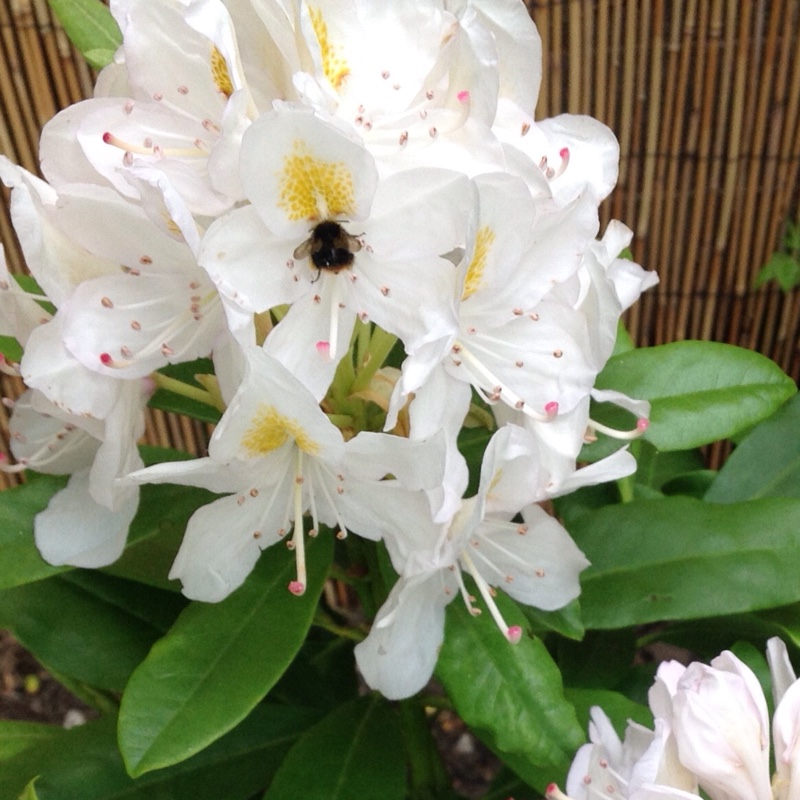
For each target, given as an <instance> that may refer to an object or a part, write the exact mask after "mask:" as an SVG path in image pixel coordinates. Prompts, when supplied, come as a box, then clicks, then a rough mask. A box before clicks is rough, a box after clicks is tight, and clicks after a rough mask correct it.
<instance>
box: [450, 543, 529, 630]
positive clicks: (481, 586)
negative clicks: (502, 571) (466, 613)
mask: <svg viewBox="0 0 800 800" xmlns="http://www.w3.org/2000/svg"><path fill="white" fill-rule="evenodd" d="M459 559H460V560H461V561H462V562H463V564H464V566H465V567H466V568H467V570H468V572H469V574H470V575H472V578H473V580H474V581H475V585H476V586H477V587H478V591H479V592H480V593H481V597H483V600H484V602H485V603H486V605H487V607H488V609H489V613H490V614H491V615H492V619H494V621H495V623H496V624H497V627H498V628H500V632H501V633H502V634H503V636H505V637H506V639H508V641H510V642H511V641H519V635H518V634H517V629H516V626H513V627H510V626H509V625H508V623H507V622H506V621H505V620H504V619H503V615H502V614H501V613H500V609H499V608H498V607H497V603H495V601H494V597H492V590H491V587H490V586H489V584H488V583H487V582H486V580H485V578H484V577H483V575H481V574H480V572H478V568H477V567H476V566H475V563H474V562H473V561H472V559H471V558H470V555H469V553H468V552H467V550H466V549H464V550H462V551H461V554H460V555H459ZM512 631H513V633H512Z"/></svg>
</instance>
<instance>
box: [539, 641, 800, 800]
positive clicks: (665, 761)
mask: <svg viewBox="0 0 800 800" xmlns="http://www.w3.org/2000/svg"><path fill="white" fill-rule="evenodd" d="M767 660H768V661H769V667H770V672H771V675H772V695H773V700H774V704H775V712H774V714H773V717H772V725H771V728H770V720H769V713H768V710H767V701H766V698H765V697H764V692H763V690H762V688H761V685H760V683H759V681H758V678H757V677H756V675H755V673H754V672H753V671H752V670H751V669H750V668H749V667H748V666H747V665H746V664H744V663H743V662H742V661H741V660H740V659H738V658H737V657H736V656H735V655H734V654H733V653H731V652H730V651H725V652H723V653H721V654H720V655H719V656H717V657H716V658H715V659H713V660H712V661H711V664H710V665H707V664H702V663H700V662H693V663H692V664H690V665H689V666H688V667H685V666H683V665H682V664H680V663H679V662H677V661H666V662H664V663H662V664H661V665H660V666H659V668H658V672H657V674H656V680H655V683H654V685H653V687H652V688H651V689H650V695H649V699H650V709H651V711H652V712H653V717H654V719H655V726H654V727H655V730H654V731H651V730H648V729H647V728H645V727H644V726H642V725H639V724H637V723H634V722H629V723H628V727H627V730H626V731H625V738H624V741H620V739H619V737H618V736H617V734H616V732H615V731H614V728H613V726H612V725H611V722H610V721H609V719H608V717H607V716H606V715H605V713H604V712H603V711H602V709H600V708H599V707H595V708H593V709H592V720H591V723H590V725H589V736H590V739H591V743H590V744H586V745H584V746H583V747H581V749H580V750H579V751H578V753H577V755H576V756H575V760H574V762H573V764H572V767H571V769H570V772H569V776H568V778H567V787H566V788H567V795H568V796H569V797H570V798H574V800H582V799H583V800H588V798H610V797H618V798H635V799H636V800H649V798H655V797H659V798H668V799H669V800H688V798H692V797H700V796H701V795H700V790H702V791H703V792H704V793H705V794H704V795H703V796H707V797H710V798H713V800H722V798H725V799H726V800H753V798H758V800H792V799H793V798H797V797H800V782H798V774H797V773H796V772H795V767H796V766H797V765H798V764H797V753H796V751H797V739H798V720H799V719H800V717H798V703H799V702H800V681H798V680H797V676H796V675H795V672H794V669H793V668H792V665H791V663H790V661H789V655H788V653H787V650H786V645H785V644H784V643H783V642H782V641H781V640H780V639H778V638H772V639H770V640H769V641H768V642H767ZM770 731H771V735H770ZM770 739H771V740H772V742H773V744H774V747H775V752H774V759H775V761H774V763H775V772H774V774H773V775H772V776H770ZM567 795H564V793H563V792H561V791H560V790H559V789H558V787H557V786H555V785H551V786H550V787H548V791H547V793H546V796H547V797H548V798H550V800H566V797H567Z"/></svg>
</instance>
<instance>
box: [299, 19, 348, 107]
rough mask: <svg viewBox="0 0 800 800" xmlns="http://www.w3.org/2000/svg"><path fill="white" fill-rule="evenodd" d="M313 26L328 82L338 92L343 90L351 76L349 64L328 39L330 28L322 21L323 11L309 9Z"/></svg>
mask: <svg viewBox="0 0 800 800" xmlns="http://www.w3.org/2000/svg"><path fill="white" fill-rule="evenodd" d="M308 16H309V18H310V19H311V26H312V27H313V28H314V34H315V35H316V37H317V41H318V42H319V52H320V56H321V57H322V71H323V73H324V74H325V77H326V78H327V79H328V82H329V83H330V85H331V86H333V88H334V89H336V90H337V91H338V90H339V89H340V88H341V85H342V83H344V79H345V78H346V77H347V76H348V75H349V74H350V68H349V67H348V66H347V62H346V61H345V60H344V58H343V57H342V56H341V54H340V52H339V48H338V47H336V46H335V45H334V44H332V43H331V40H330V38H329V37H328V26H327V25H326V24H325V20H324V19H322V11H321V10H320V9H318V8H310V7H309V9H308Z"/></svg>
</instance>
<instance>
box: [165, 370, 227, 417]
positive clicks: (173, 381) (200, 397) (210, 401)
mask: <svg viewBox="0 0 800 800" xmlns="http://www.w3.org/2000/svg"><path fill="white" fill-rule="evenodd" d="M150 377H151V378H152V379H153V383H155V385H156V386H157V387H158V388H159V389H164V390H165V391H167V392H172V393H173V394H177V395H180V396H181V397H188V398H189V399H191V400H197V402H199V403H203V404H204V405H207V406H211V407H212V408H218V406H217V403H216V401H215V400H214V398H213V397H212V396H211V393H210V392H207V391H206V390H205V389H200V388H198V387H196V386H189V384H188V383H184V382H183V381H179V380H178V379H177V378H170V377H169V376H167V375H162V374H161V373H160V372H153V373H152V374H151V376H150ZM223 410H224V409H223Z"/></svg>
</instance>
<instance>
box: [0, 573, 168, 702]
mask: <svg viewBox="0 0 800 800" xmlns="http://www.w3.org/2000/svg"><path fill="white" fill-rule="evenodd" d="M87 578H90V580H87V581H86V582H85V583H84V585H79V584H78V583H76V582H73V581H71V580H70V576H68V575H64V576H62V575H58V576H55V577H53V578H48V579H47V580H43V581H37V582H36V583H30V584H26V585H24V586H18V587H15V588H13V589H6V590H5V591H3V592H0V625H2V626H3V627H6V628H10V629H11V630H12V631H13V632H14V635H15V636H16V638H17V639H19V641H20V642H21V643H22V644H23V645H24V646H25V647H26V648H27V649H28V650H30V651H31V652H32V653H33V654H34V655H35V656H36V657H37V658H38V659H39V660H40V661H41V662H42V663H43V664H45V665H46V666H47V667H49V668H51V669H53V670H55V671H57V672H61V673H64V674H65V675H68V676H69V677H71V678H73V679H75V680H78V681H83V682H85V683H88V684H91V685H92V686H95V687H98V688H101V689H106V690H113V691H122V689H123V688H124V686H125V684H126V682H127V681H128V678H129V677H130V675H131V673H132V672H133V670H134V669H135V668H136V666H137V665H138V664H139V663H140V662H141V661H142V660H143V659H144V658H145V656H146V655H147V652H148V650H149V649H150V647H151V646H152V644H153V642H155V641H156V640H157V639H158V637H159V634H160V631H159V630H158V629H157V628H156V627H155V626H153V625H151V624H149V623H148V622H145V621H143V620H142V619H141V618H140V616H139V615H138V614H137V611H136V610H135V609H136V607H137V603H139V602H143V601H142V600H141V599H139V600H137V599H136V594H135V593H126V594H125V595H124V596H126V597H128V598H129V600H130V604H131V605H129V606H127V607H125V606H123V605H122V604H121V603H117V604H112V603H110V602H108V597H107V596H106V597H104V596H103V593H101V592H98V591H96V590H95V589H94V588H93V587H94V586H96V585H97V582H98V581H100V580H104V581H105V582H106V583H107V582H109V581H111V580H112V579H110V578H108V577H106V576H87ZM105 591H106V595H108V594H109V593H110V592H111V587H110V586H108V585H106V586H105ZM140 591H141V592H144V591H145V590H144V587H140ZM151 591H152V590H151Z"/></svg>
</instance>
